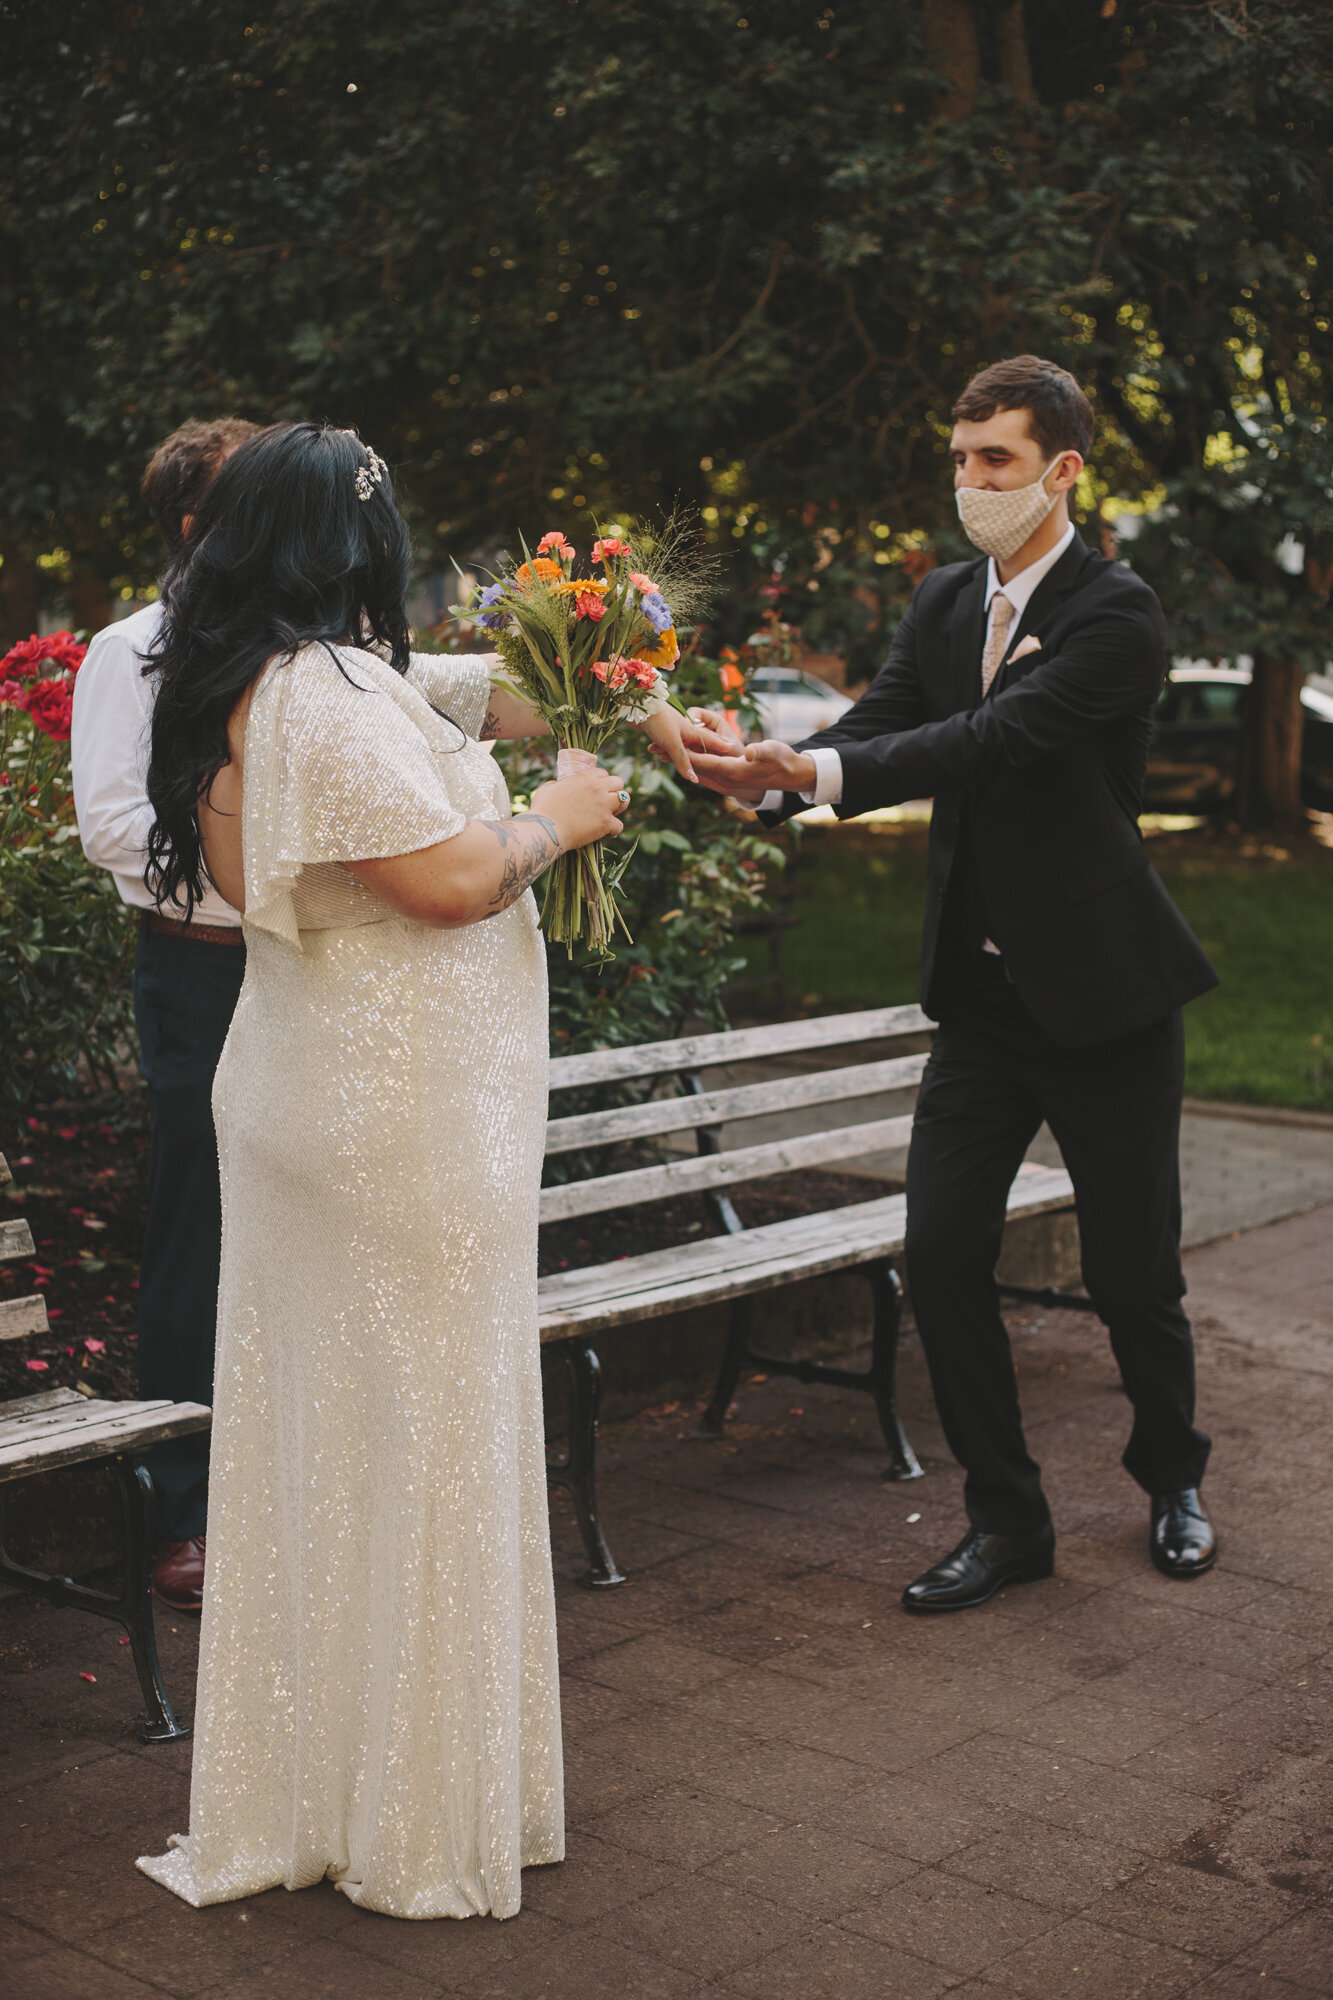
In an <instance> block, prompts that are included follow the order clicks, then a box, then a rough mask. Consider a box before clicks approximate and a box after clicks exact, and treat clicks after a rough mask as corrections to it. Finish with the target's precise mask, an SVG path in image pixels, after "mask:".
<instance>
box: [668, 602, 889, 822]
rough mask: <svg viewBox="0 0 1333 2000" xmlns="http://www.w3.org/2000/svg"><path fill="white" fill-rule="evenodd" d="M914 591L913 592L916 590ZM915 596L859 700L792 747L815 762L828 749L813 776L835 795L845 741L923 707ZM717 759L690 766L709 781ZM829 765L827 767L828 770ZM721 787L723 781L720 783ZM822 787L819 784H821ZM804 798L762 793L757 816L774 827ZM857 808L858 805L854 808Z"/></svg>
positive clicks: (874, 733) (799, 808) (866, 736)
mask: <svg viewBox="0 0 1333 2000" xmlns="http://www.w3.org/2000/svg"><path fill="white" fill-rule="evenodd" d="M918 596H919V593H918ZM916 607H917V597H913V599H912V601H911V603H910V604H909V605H908V607H907V610H906V611H905V612H904V614H903V616H902V618H901V619H900V620H899V622H898V629H897V631H896V632H895V633H894V635H893V639H892V642H891V644H890V646H889V653H888V658H887V659H886V660H885V662H884V665H883V666H882V667H881V668H880V670H879V672H878V673H877V674H876V675H875V678H874V680H873V681H871V683H870V686H869V687H868V688H867V689H866V691H865V693H864V694H863V695H862V696H861V697H860V699H859V700H858V701H856V702H854V703H853V704H852V706H851V707H850V708H849V709H846V710H845V711H844V712H843V714H842V715H840V716H839V717H838V720H837V721H836V722H835V723H833V724H832V725H831V726H830V727H829V728H827V729H821V730H820V731H819V732H818V733H817V734H816V735H814V736H809V737H807V738H806V739H805V741H804V742H803V743H797V744H795V745H794V746H793V749H794V752H795V754H796V756H797V757H798V758H801V757H804V756H807V755H814V754H816V753H818V755H819V757H820V759H821V761H822V760H823V758H824V753H827V752H830V751H831V752H833V753H834V759H831V760H829V763H828V764H826V765H825V767H824V769H823V770H822V771H820V770H818V767H817V776H818V777H820V778H823V779H825V780H827V779H828V778H829V777H832V779H833V784H832V793H831V795H832V796H834V797H840V796H841V791H842V778H841V771H840V769H838V767H837V764H836V762H835V761H834V760H836V759H839V758H841V756H842V755H844V754H845V752H846V749H847V746H849V745H853V744H860V743H864V742H866V741H868V740H870V739H873V738H875V737H878V736H883V735H885V734H887V733H890V732H893V731H896V730H903V729H915V728H916V727H917V725H918V724H919V723H920V721H921V719H922V716H923V714H924V712H925V703H924V701H923V699H922V694H921V677H920V673H919V671H918V665H917V616H916ZM718 761H719V760H717V759H715V758H710V757H707V756H702V757H701V756H696V757H695V758H694V765H695V769H696V771H697V772H698V774H699V775H700V777H702V778H703V781H704V783H705V784H708V783H711V782H714V780H713V779H712V778H711V777H710V776H709V775H708V774H707V773H708V767H712V766H715V765H717V764H718ZM830 765H831V766H832V768H831V769H830ZM722 789H725V786H723V787H722ZM821 789H822V787H821ZM809 803H810V799H809V798H808V797H803V796H802V795H801V793H800V792H799V791H796V790H792V791H784V792H783V793H782V797H781V803H780V804H779V803H778V801H777V799H775V798H766V799H765V801H764V803H763V805H762V806H761V808H760V818H761V819H762V820H763V821H764V823H765V824H766V825H768V826H778V825H780V824H781V822H782V821H783V820H786V819H790V818H791V817H792V815H793V814H794V813H798V812H803V811H804V809H805V807H806V806H807V805H808V804H809ZM856 810H857V811H862V810H864V809H863V808H861V807H857V809H856Z"/></svg>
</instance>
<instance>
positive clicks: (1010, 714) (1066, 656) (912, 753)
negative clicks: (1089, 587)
mask: <svg viewBox="0 0 1333 2000" xmlns="http://www.w3.org/2000/svg"><path fill="white" fill-rule="evenodd" d="M890 657H891V658H892V656H890ZM888 671H889V669H888V667H887V666H886V668H885V670H884V672H885V675H887V674H888ZM1165 671H1166V621H1165V619H1164V617H1163V615H1162V609H1161V606H1160V605H1159V604H1158V602H1157V599H1156V598H1155V597H1154V596H1153V594H1152V592H1151V591H1150V590H1148V589H1147V587H1146V586H1145V585H1144V584H1142V583H1141V582H1140V581H1139V580H1138V579H1137V578H1135V577H1132V576H1131V575H1130V574H1129V573H1128V572H1126V573H1125V576H1124V578H1123V583H1122V587H1121V588H1120V589H1118V590H1117V591H1116V592H1115V594H1114V596H1113V597H1112V598H1111V601H1110V602H1109V603H1103V604H1101V605H1100V606H1098V608H1097V609H1096V610H1095V611H1093V612H1092V613H1091V615H1090V616H1089V617H1088V618H1087V620H1086V622H1085V623H1084V624H1082V625H1080V626H1078V627H1077V628H1076V629H1075V630H1074V631H1073V632H1071V633H1070V635H1069V637H1068V638H1067V639H1066V640H1065V642H1064V643H1063V645H1062V646H1061V648H1060V650H1059V652H1058V653H1057V654H1054V655H1053V656H1052V657H1051V658H1050V659H1048V660H1042V661H1041V662H1040V663H1039V664H1038V665H1037V666H1035V667H1033V668H1032V669H1031V670H1030V671H1029V672H1028V673H1027V674H1026V675H1024V677H1023V678H1022V679H1021V680H1018V681H1016V682H1015V683H1014V684H1013V686H1011V687H1007V688H1004V689H1003V690H1002V691H1001V692H1000V693H999V694H995V695H992V696H991V698H990V699H989V700H988V701H985V702H982V703H981V704H980V705H979V706H978V707H977V708H973V709H967V710H963V711H960V713H958V714H957V715H951V716H948V717H946V718H945V719H944V720H943V721H942V722H927V723H918V725H917V726H911V725H908V726H905V727H904V726H903V725H901V724H900V725H899V726H898V728H897V729H896V730H893V729H890V731H889V733H880V734H877V735H873V736H868V737H867V736H866V735H865V734H863V732H862V731H861V730H860V728H857V729H856V733H855V738H854V740H851V741H847V740H842V741H837V743H836V747H837V749H838V752H839V756H840V760H841V764H842V774H841V775H842V790H841V797H840V800H839V803H838V808H837V809H838V813H839V816H840V817H841V818H844V819H845V818H850V817H852V816H854V815H855V814H857V813H863V812H869V811H870V810H872V808H874V807H877V806H892V805H900V804H901V803H902V802H903V801H904V800H906V799H916V798H930V797H933V796H934V794H935V793H936V792H938V791H940V790H942V789H944V788H946V787H956V786H960V785H967V784H970V783H971V782H972V780H973V779H974V778H975V777H976V776H977V775H978V774H979V772H981V771H983V770H984V769H985V768H986V767H987V766H988V765H993V764H996V763H1006V764H1010V765H1013V766H1020V765H1023V764H1029V763H1033V762H1035V761H1036V760H1038V759H1039V758H1042V757H1045V756H1048V755H1050V754H1051V753H1052V752H1053V751H1058V750H1060V749H1062V748H1063V747H1065V746H1066V745H1067V744H1070V743H1073V742H1076V741H1077V740H1078V739H1079V738H1080V737H1082V736H1086V735H1088V734H1090V733H1091V731H1093V730H1094V729H1096V728H1098V727H1100V726H1101V725H1102V724H1103V723H1106V722H1109V721H1111V720H1113V719H1114V718H1115V717H1116V716H1119V715H1124V714H1128V713H1132V712H1133V711H1134V710H1135V709H1142V710H1145V711H1146V709H1147V708H1148V707H1149V705H1150V704H1151V702H1152V701H1153V700H1154V699H1155V697H1156V695H1157V693H1158V692H1159V690H1160V688H1161V685H1162V680H1163V676H1164V674H1165ZM877 685H878V681H877V682H876V683H875V684H874V685H873V686H872V687H871V689H870V690H869V691H868V693H867V695H866V696H865V697H864V698H863V702H858V703H857V706H856V708H855V709H853V710H851V711H850V712H849V713H848V714H847V715H845V716H843V717H842V719H841V721H840V722H839V724H838V725H837V728H836V730H829V731H826V732H825V733H824V735H823V736H822V737H820V738H817V739H815V741H816V742H817V743H820V742H827V741H829V739H830V738H833V739H835V740H836V739H837V738H839V737H841V738H844V739H845V738H846V737H847V736H848V735H849V734H850V732H849V731H848V728H847V725H848V724H850V723H853V722H854V721H856V720H859V714H858V712H859V711H860V710H861V708H862V707H863V705H866V704H869V701H870V696H871V695H873V693H874V692H875V686H877ZM804 747H805V746H802V748H804ZM695 761H696V765H701V766H703V767H706V770H705V771H702V772H701V775H705V776H706V781H707V782H711V783H715V784H716V783H721V784H722V786H723V788H724V789H726V788H731V789H735V788H737V787H739V786H743V785H744V784H745V783H746V782H747V780H748V782H749V783H750V784H751V785H753V784H754V782H755V778H756V777H758V778H759V779H760V781H761V782H766V780H765V779H764V778H763V767H762V765H760V766H758V767H755V766H754V765H750V766H748V767H746V766H743V765H742V764H741V763H740V762H739V760H737V761H735V762H733V763H732V765H731V770H730V776H731V785H730V787H727V785H726V782H725V780H726V773H725V771H724V770H723V769H722V767H721V763H720V760H718V759H715V758H704V759H696V760H695Z"/></svg>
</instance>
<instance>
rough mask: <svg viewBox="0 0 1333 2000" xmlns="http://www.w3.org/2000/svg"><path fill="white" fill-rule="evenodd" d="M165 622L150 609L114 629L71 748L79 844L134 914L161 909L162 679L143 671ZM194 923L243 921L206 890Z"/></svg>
mask: <svg viewBox="0 0 1333 2000" xmlns="http://www.w3.org/2000/svg"><path fill="white" fill-rule="evenodd" d="M161 622H162V607H161V605H160V604H146V605H145V606H144V607H143V609H142V611H135V612H133V613H131V615H130V616H129V617H128V618H122V619H121V620H120V621H119V622H118V623H117V624H115V625H108V626H107V627H106V628H105V630H103V631H101V632H99V633H98V634H97V637H96V638H95V639H94V640H93V642H92V644H91V645H90V646H89V648H88V652H87V655H86V656H85V658H84V662H83V665H82V666H81V667H80V668H79V672H78V676H77V678H76V679H75V682H74V719H73V725H72V728H71V732H70V746H69V747H70V764H71V768H72V773H73V778H74V811H75V815H76V817H77V819H78V822H79V839H80V840H81V841H82V842H83V851H84V853H85V854H86V855H87V857H88V859H89V860H90V861H91V862H92V863H93V864H94V865H95V866H96V867H98V868H107V869H110V871H111V874H112V876H113V878H114V880H115V884H116V887H117V889H118V890H119V891H120V899H121V901H122V902H123V903H127V904H128V905H129V907H130V908H131V909H134V910H151V909H152V908H154V903H153V898H152V896H151V895H150V894H149V891H148V888H147V885H146V884H145V882H144V879H143V871H144V866H145V864H146V862H147V860H148V831H149V828H150V827H151V826H152V824H153V820H154V817H155V815H154V812H153V808H152V806H151V805H150V804H149V803H148V751H149V731H150V728H151V725H152V719H153V695H154V688H155V677H153V676H151V675H150V676H145V674H144V671H143V666H144V659H145V656H146V654H147V652H148V648H149V647H150V646H151V645H152V643H153V640H154V639H155V638H156V637H157V631H158V627H159V625H160V624H161ZM179 914H180V915H181V916H182V917H183V916H184V914H185V911H184V909H183V908H182V909H181V910H180V912H179ZM194 921H195V922H196V923H201V924H221V925H224V926H233V927H234V926H239V924H240V921H241V913H240V911H239V910H234V909H233V908H232V906H231V904H230V903H224V902H223V900H222V898H221V896H219V894H218V892H217V890H216V889H214V888H213V887H212V886H211V885H206V886H205V890H204V895H203V898H202V900H201V901H200V902H198V903H196V905H195V910H194Z"/></svg>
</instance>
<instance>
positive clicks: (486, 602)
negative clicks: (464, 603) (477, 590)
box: [477, 583, 509, 632]
mask: <svg viewBox="0 0 1333 2000" xmlns="http://www.w3.org/2000/svg"><path fill="white" fill-rule="evenodd" d="M503 596H504V585H503V584H502V583H488V584H487V586H486V588H485V589H484V590H483V591H482V593H481V595H480V597H479V598H478V599H477V609H478V610H479V611H480V612H481V614H482V618H481V622H482V624H483V625H484V626H485V627H486V629H487V631H488V632H499V631H500V630H502V628H503V627H504V626H506V625H507V624H508V623H509V614H508V612H507V611H500V612H496V611H492V610H491V608H490V607H491V605H493V604H496V603H498V602H499V600H500V598H502V597H503Z"/></svg>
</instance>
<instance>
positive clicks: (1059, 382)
mask: <svg viewBox="0 0 1333 2000" xmlns="http://www.w3.org/2000/svg"><path fill="white" fill-rule="evenodd" d="M997 410H1026V411H1027V413H1028V429H1029V430H1030V431H1031V432H1032V435H1033V437H1034V438H1035V439H1036V441H1037V443H1038V444H1039V445H1040V446H1041V448H1042V450H1043V451H1044V452H1045V454H1046V458H1047V461H1048V462H1049V461H1050V460H1051V459H1053V458H1055V457H1057V456H1058V455H1059V453H1060V452H1062V451H1076V452H1078V453H1079V455H1080V456H1081V457H1083V458H1086V457H1087V456H1088V453H1089V452H1090V451H1091V450H1092V436H1093V430H1094V428H1095V426H1096V418H1095V417H1094V416H1093V413H1092V404H1091V403H1090V402H1089V401H1088V399H1087V397H1086V396H1085V395H1084V393H1083V391H1082V390H1081V389H1080V388H1079V386H1078V383H1077V382H1076V381H1075V380H1074V378H1073V376H1072V375H1071V374H1070V373H1069V371H1068V370H1067V369H1065V368H1057V366H1056V364H1055V363H1054V361H1043V360H1042V358H1041V356H1040V355H1039V354H1016V355H1014V356H1013V358H1012V359H1011V360H1009V361H993V362H992V363H991V365H990V367H989V368H983V369H982V371H981V373H980V374H979V375H974V376H973V377H972V380H971V381H970V382H969V383H968V385H967V387H966V389H964V391H963V393H962V395H961V396H960V397H959V398H958V401H957V402H956V403H955V404H954V406H953V414H954V417H955V420H961V421H962V422H963V423H969V424H984V423H985V421H986V419H987V417H993V416H994V415H995V413H996V411H997Z"/></svg>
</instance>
